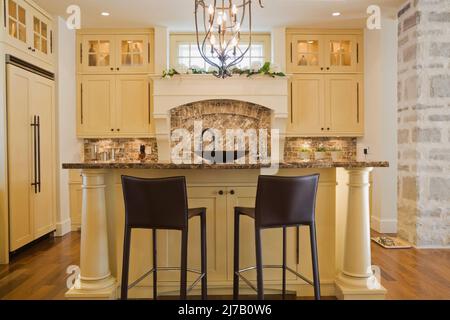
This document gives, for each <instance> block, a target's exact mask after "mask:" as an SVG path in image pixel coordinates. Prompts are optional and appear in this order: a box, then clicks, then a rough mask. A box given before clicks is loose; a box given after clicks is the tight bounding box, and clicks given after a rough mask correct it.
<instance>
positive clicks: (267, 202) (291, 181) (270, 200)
mask: <svg viewBox="0 0 450 320" xmlns="http://www.w3.org/2000/svg"><path fill="white" fill-rule="evenodd" d="M318 184H319V174H315V175H311V176H303V177H279V176H260V177H259V179H258V192H257V195H256V208H255V223H256V227H260V228H278V227H283V226H295V225H311V224H312V223H313V222H314V221H315V207H316V197H317V188H318Z"/></svg>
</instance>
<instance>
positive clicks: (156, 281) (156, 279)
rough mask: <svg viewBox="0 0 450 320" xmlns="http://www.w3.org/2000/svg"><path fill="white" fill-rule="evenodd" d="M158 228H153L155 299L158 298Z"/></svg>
mask: <svg viewBox="0 0 450 320" xmlns="http://www.w3.org/2000/svg"><path fill="white" fill-rule="evenodd" d="M156 246H157V243H156V229H153V299H154V300H157V299H158V269H157V268H158V260H157V250H156Z"/></svg>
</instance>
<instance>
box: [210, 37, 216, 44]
mask: <svg viewBox="0 0 450 320" xmlns="http://www.w3.org/2000/svg"><path fill="white" fill-rule="evenodd" d="M209 42H210V43H211V45H212V46H214V45H215V44H216V36H215V35H213V34H212V35H211V37H209Z"/></svg>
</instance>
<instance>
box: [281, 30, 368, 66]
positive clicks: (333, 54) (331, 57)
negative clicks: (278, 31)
mask: <svg viewBox="0 0 450 320" xmlns="http://www.w3.org/2000/svg"><path fill="white" fill-rule="evenodd" d="M349 31H353V32H354V33H353V34H352V33H350V32H349V34H341V33H340V30H299V31H298V33H297V31H296V30H289V31H288V33H287V37H286V40H287V48H286V49H287V71H288V72H290V73H333V72H335V73H346V72H349V73H354V72H361V71H363V67H362V66H363V61H362V60H363V49H364V48H363V36H362V31H360V30H349ZM303 32H304V33H303Z"/></svg>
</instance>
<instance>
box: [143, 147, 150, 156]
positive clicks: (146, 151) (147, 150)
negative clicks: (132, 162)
mask: <svg viewBox="0 0 450 320" xmlns="http://www.w3.org/2000/svg"><path fill="white" fill-rule="evenodd" d="M145 154H146V155H148V156H149V155H151V154H152V147H147V148H145Z"/></svg>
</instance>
